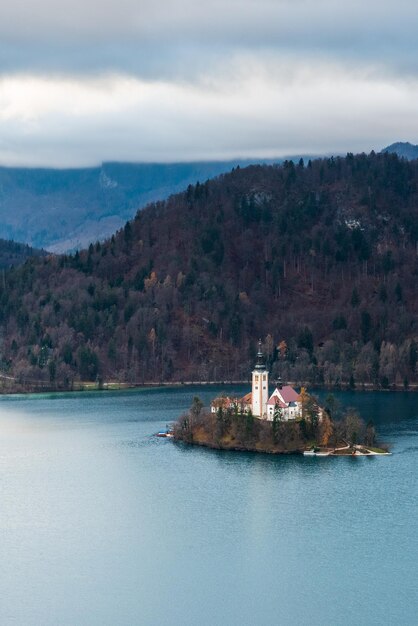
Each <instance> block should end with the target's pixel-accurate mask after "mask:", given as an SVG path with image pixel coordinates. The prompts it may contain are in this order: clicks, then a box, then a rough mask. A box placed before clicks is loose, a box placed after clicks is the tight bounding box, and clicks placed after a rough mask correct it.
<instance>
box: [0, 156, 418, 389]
mask: <svg viewBox="0 0 418 626" xmlns="http://www.w3.org/2000/svg"><path fill="white" fill-rule="evenodd" d="M417 276H418V162H416V161H406V160H404V159H402V160H400V159H399V158H398V157H397V156H396V155H393V154H388V153H383V154H374V153H372V154H371V155H370V156H366V155H364V154H363V155H358V156H353V155H351V154H349V155H347V157H345V158H330V159H320V160H317V161H313V162H309V163H303V162H302V161H301V162H300V163H299V164H294V163H293V162H292V161H287V162H285V163H284V164H283V165H282V166H251V167H248V168H245V169H244V168H236V169H235V170H234V171H232V172H231V173H229V174H225V175H222V176H220V177H219V178H216V179H214V180H211V181H208V182H206V183H204V184H196V185H190V186H189V187H188V188H187V190H186V191H184V192H183V193H180V194H178V195H175V196H171V197H170V198H169V199H168V200H166V201H160V202H157V203H153V204H151V205H149V206H148V207H147V208H145V209H144V210H142V211H139V212H138V213H137V216H136V218H135V219H134V220H132V221H130V222H128V223H127V224H126V225H125V227H124V228H122V229H120V230H119V231H118V232H117V233H116V234H115V235H114V236H112V237H111V238H110V239H109V240H107V241H106V242H105V243H104V244H99V243H98V244H96V245H90V246H89V248H88V250H84V251H81V252H77V253H76V254H74V255H62V256H49V257H46V258H41V259H37V258H34V259H30V260H28V261H27V262H26V263H25V264H24V265H23V266H21V267H19V268H16V269H14V270H12V271H10V272H8V273H6V277H5V282H4V284H0V333H1V338H2V341H1V347H0V351H1V352H0V362H1V364H2V368H3V371H4V372H5V373H7V375H12V376H15V377H17V378H18V379H19V380H22V381H24V382H26V383H28V381H33V380H37V381H39V380H44V381H45V383H46V384H50V385H59V386H61V387H71V385H72V381H75V380H95V379H96V378H97V377H99V378H101V379H104V380H109V379H112V380H121V381H131V382H140V381H150V380H155V381H159V380H167V381H168V380H179V381H181V380H213V379H217V380H219V379H221V380H222V379H231V378H235V379H243V378H246V377H247V376H248V372H249V371H250V367H251V364H252V359H253V357H254V350H255V348H256V340H257V339H258V337H262V338H263V343H264V349H265V350H266V353H267V355H268V359H269V365H270V368H271V371H272V374H273V376H275V375H278V374H280V375H281V376H282V377H283V378H285V379H288V380H292V381H297V382H308V383H309V384H312V383H316V382H317V383H320V384H329V385H339V384H350V385H352V386H353V385H362V384H372V385H375V386H383V387H387V386H389V385H391V384H394V383H396V384H398V385H403V384H404V385H405V386H407V385H408V384H410V383H411V382H416V381H417V362H418V321H417V320H418V292H417Z"/></svg>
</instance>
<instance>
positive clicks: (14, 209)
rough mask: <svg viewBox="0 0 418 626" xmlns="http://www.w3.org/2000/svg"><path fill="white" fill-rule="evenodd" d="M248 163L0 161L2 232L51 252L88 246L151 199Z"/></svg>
mask: <svg viewBox="0 0 418 626" xmlns="http://www.w3.org/2000/svg"><path fill="white" fill-rule="evenodd" d="M251 162H254V160H253V161H251ZM262 162H271V161H268V160H263V161H262ZM249 163H250V161H239V160H236V161H224V162H201V163H174V164H141V163H138V164H134V163H104V164H103V165H102V166H101V167H93V168H83V169H70V170H56V169H30V168H8V167H2V168H0V237H3V238H5V239H13V240H15V241H23V242H25V243H28V244H30V245H32V246H36V247H38V248H45V249H48V250H51V251H53V252H61V251H66V250H73V249H75V248H80V247H83V246H87V245H88V244H89V243H90V242H91V241H93V242H94V241H97V240H102V239H104V238H105V237H107V236H110V235H111V234H112V233H113V232H115V231H116V230H117V229H118V228H120V227H121V226H122V225H123V224H124V223H125V222H126V221H127V220H128V219H131V218H132V217H133V216H134V214H135V213H136V210H137V209H138V208H140V207H142V206H144V205H145V204H147V203H148V202H151V201H153V200H160V199H165V198H167V197H168V196H169V195H171V194H173V193H177V192H179V191H181V190H182V189H185V188H186V187H187V185H189V184H190V183H192V184H194V183H196V182H197V181H201V182H202V181H203V182H204V181H205V180H207V179H208V178H212V177H214V176H217V175H218V174H220V173H222V172H226V171H230V170H231V169H232V168H233V167H236V166H237V165H240V166H245V165H248V164H249Z"/></svg>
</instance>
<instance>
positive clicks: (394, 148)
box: [382, 141, 418, 161]
mask: <svg viewBox="0 0 418 626" xmlns="http://www.w3.org/2000/svg"><path fill="white" fill-rule="evenodd" d="M382 152H392V153H395V154H397V155H398V156H399V157H403V158H404V159H408V161H413V160H414V159H418V146H417V145H414V144H412V143H410V142H409V141H397V142H396V143H392V144H391V145H390V146H387V147H386V148H383V150H382Z"/></svg>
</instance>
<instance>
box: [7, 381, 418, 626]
mask: <svg viewBox="0 0 418 626" xmlns="http://www.w3.org/2000/svg"><path fill="white" fill-rule="evenodd" d="M218 391H219V389H216V388H213V387H212V388H210V387H209V388H208V387H204V388H181V389H152V390H135V391H126V392H102V393H80V394H58V395H49V396H47V395H43V396H9V397H1V398H0V511H1V514H0V562H1V567H0V624H2V626H4V625H8V624H17V625H19V626H26V625H30V626H32V625H34V626H35V625H36V626H58V625H71V626H81V625H88V626H95V625H96V624H97V625H100V626H104V625H109V626H110V625H112V626H116V625H129V626H131V625H136V624H140V625H144V626H154V625H155V626H157V625H158V626H164V625H170V626H171V625H173V626H177V625H178V626H189V625H199V626H214V625H223V624H225V625H247V624H248V625H257V626H261V625H272V624H283V625H308V624H309V625H323V624H332V625H333V626H335V625H340V624H341V625H346V624H348V623H354V622H355V623H357V624H364V625H374V624H376V625H381V624H383V623H386V624H395V623H398V624H402V625H405V624H406V625H409V624H411V625H412V624H416V623H417V619H418V618H417V614H418V591H417V574H418V505H417V502H418V483H417V475H418V438H417V437H418V395H417V394H413V393H400V392H399V393H390V392H388V393H371V392H370V393H360V392H351V393H349V392H340V393H335V394H334V395H335V396H336V397H338V399H339V400H340V402H341V403H342V404H344V405H346V406H355V407H356V408H358V409H359V410H360V412H361V414H362V415H363V417H364V418H366V419H369V418H373V419H374V421H375V423H376V426H377V429H378V432H379V434H380V436H381V439H382V440H384V441H387V442H389V443H390V444H391V445H392V451H393V455H392V456H390V457H373V458H365V457H360V458H306V457H305V458H304V457H300V456H289V457H273V456H268V455H257V454H246V453H235V452H219V451H212V450H207V449H203V448H194V447H187V446H184V445H181V444H177V443H174V442H173V441H170V440H166V439H158V438H156V437H154V436H153V434H154V433H155V432H156V431H158V430H159V429H161V428H164V427H165V425H166V423H167V422H170V421H171V420H173V419H175V418H176V417H177V416H178V414H179V413H180V412H182V411H183V410H185V409H186V408H187V407H188V406H189V405H190V404H191V400H192V397H193V396H194V395H196V394H198V395H200V396H201V397H202V399H204V400H205V402H206V403H208V402H209V400H210V398H211V397H213V396H214V395H216V394H217V392H218ZM228 391H229V389H228ZM319 395H322V397H323V396H324V395H326V394H325V393H324V394H319Z"/></svg>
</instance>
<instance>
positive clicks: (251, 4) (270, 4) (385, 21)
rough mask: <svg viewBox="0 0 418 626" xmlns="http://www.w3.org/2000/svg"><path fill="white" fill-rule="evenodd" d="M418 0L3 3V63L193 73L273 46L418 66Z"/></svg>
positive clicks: (25, 67)
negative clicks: (222, 59) (219, 60)
mask: <svg viewBox="0 0 418 626" xmlns="http://www.w3.org/2000/svg"><path fill="white" fill-rule="evenodd" d="M417 26H418V5H417V3H416V2H414V0H398V1H397V2H395V1H394V0H389V1H388V0H368V1H367V2H364V0H362V1H360V0H349V1H346V2H344V3H342V2H337V1H336V0H228V1H226V2H225V0H205V2H202V1H201V0H154V1H152V2H151V1H150V0H145V1H144V0H118V1H117V2H116V1H115V0H111V1H108V2H102V0H100V1H98V0H85V1H81V0H73V1H71V2H70V1H68V0H65V1H62V0H61V1H60V2H56V0H38V1H37V2H36V3H32V4H30V5H29V6H28V3H27V1H26V0H15V1H14V2H13V3H3V5H2V7H1V8H0V41H1V46H0V52H1V57H0V58H1V59H2V61H1V65H0V71H3V72H10V71H32V70H33V71H37V72H42V71H48V72H50V71H53V72H72V73H80V72H81V73H83V72H95V71H109V70H110V71H120V72H122V73H124V72H130V73H136V74H137V75H142V76H151V75H152V76H154V77H157V76H158V77H161V76H164V75H165V74H166V73H167V70H168V71H169V72H171V73H172V72H175V73H177V74H180V75H184V76H187V75H190V73H191V72H193V71H195V72H200V71H201V70H202V68H205V67H207V64H208V61H209V62H210V61H211V59H213V58H215V59H217V58H219V57H225V55H230V54H231V52H234V51H243V50H247V51H248V50H252V51H254V50H259V49H264V50H266V49H270V50H276V51H282V52H284V53H286V54H290V53H292V54H295V55H299V56H300V57H301V58H311V57H312V56H314V57H317V56H319V57H321V56H325V57H327V58H329V56H333V57H334V58H340V59H357V60H364V59H366V60H367V61H373V62H379V63H383V64H387V65H388V66H390V67H393V68H396V69H397V70H398V71H399V70H400V69H403V70H405V71H413V72H415V71H416V65H417V61H416V59H417V58H418V55H417V52H418V43H417V37H416V32H417Z"/></svg>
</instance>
